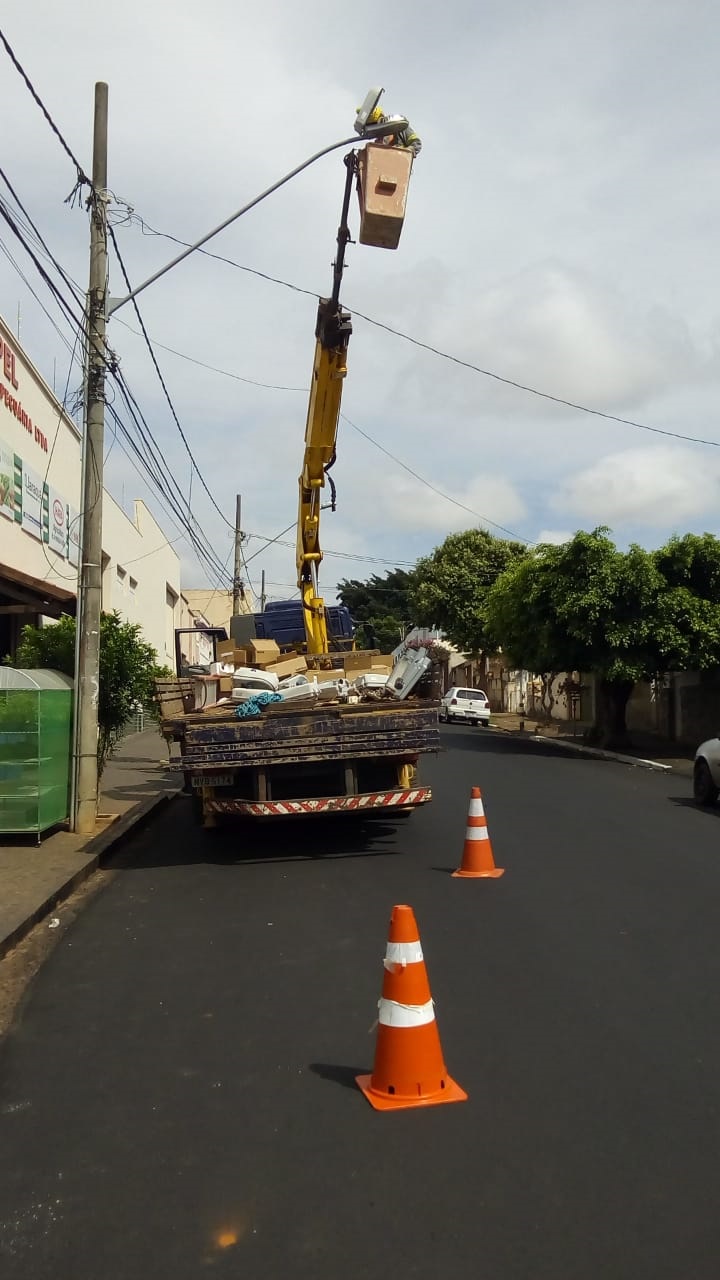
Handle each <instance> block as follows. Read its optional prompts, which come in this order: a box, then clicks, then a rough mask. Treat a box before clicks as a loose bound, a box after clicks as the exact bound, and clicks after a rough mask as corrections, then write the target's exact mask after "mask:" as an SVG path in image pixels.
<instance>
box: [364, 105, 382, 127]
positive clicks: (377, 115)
mask: <svg viewBox="0 0 720 1280" xmlns="http://www.w3.org/2000/svg"><path fill="white" fill-rule="evenodd" d="M383 119H384V115H383V110H382V107H373V109H372V111H371V112H370V115H369V116H368V119H367V122H368V124H379V123H380V121H381V120H383Z"/></svg>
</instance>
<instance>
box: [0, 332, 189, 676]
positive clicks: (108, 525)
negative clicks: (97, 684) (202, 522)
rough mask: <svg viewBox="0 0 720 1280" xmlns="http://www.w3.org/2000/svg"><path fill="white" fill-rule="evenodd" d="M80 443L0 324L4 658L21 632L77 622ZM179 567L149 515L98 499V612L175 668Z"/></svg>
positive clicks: (0, 635) (0, 641)
mask: <svg viewBox="0 0 720 1280" xmlns="http://www.w3.org/2000/svg"><path fill="white" fill-rule="evenodd" d="M81 494H82V441H81V437H80V432H79V431H78V428H77V427H76V425H75V423H74V422H73V420H72V418H70V416H69V415H68V414H67V413H66V412H65V411H64V409H63V408H62V406H61V405H60V403H59V402H58V400H57V399H56V397H55V396H54V395H53V393H52V391H51V390H50V388H49V387H48V386H47V384H46V383H45V381H44V379H43V378H42V377H41V375H40V374H39V373H38V371H37V369H36V368H35V367H34V366H33V364H32V363H31V361H30V360H29V359H28V357H27V355H26V354H25V352H24V351H23V350H22V348H21V347H20V345H19V343H18V342H17V340H16V339H15V338H14V337H13V334H12V332H11V330H10V329H9V327H8V326H7V324H6V323H5V322H4V321H3V320H2V318H0V659H1V658H2V657H3V656H4V655H5V654H11V655H12V653H13V652H14V650H15V648H16V646H17V643H18V639H19V635H20V631H21V628H22V627H23V626H24V625H25V624H26V623H34V624H37V623H38V621H39V620H41V619H44V618H49V619H53V618H58V617H60V615H61V614H63V613H66V614H74V613H75V608H76V599H77V577H78V566H79V560H80V537H81V516H80V511H81ZM180 594H181V593H180V561H179V558H178V556H177V554H176V552H175V551H174V549H173V547H172V546H170V544H169V543H168V540H167V538H166V536H165V534H164V532H163V530H162V529H161V528H160V526H159V525H158V523H157V522H156V520H155V519H154V517H153V516H152V514H151V513H150V511H149V510H148V508H147V506H146V505H145V503H143V502H136V503H135V504H134V509H133V514H132V517H130V516H128V515H126V514H125V512H124V511H123V510H122V508H121V507H120V506H118V504H117V503H116V502H115V501H114V499H113V498H112V497H111V496H110V494H109V493H107V491H105V492H104V494H103V561H102V607H103V610H105V611H110V610H112V609H117V610H118V611H119V612H120V613H121V614H122V616H123V617H124V618H126V619H127V620H128V621H130V622H137V623H139V624H140V626H141V627H142V631H143V638H144V639H145V640H146V641H147V642H148V643H149V644H151V645H152V646H153V647H154V648H155V649H156V651H157V654H158V660H159V662H160V663H161V664H162V665H165V664H167V665H168V666H174V630H175V627H176V626H179V625H180V616H181V602H180Z"/></svg>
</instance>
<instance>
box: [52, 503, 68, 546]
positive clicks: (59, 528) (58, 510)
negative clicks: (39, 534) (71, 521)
mask: <svg viewBox="0 0 720 1280" xmlns="http://www.w3.org/2000/svg"><path fill="white" fill-rule="evenodd" d="M48 497H49V502H48V516H49V537H48V544H49V546H50V548H51V550H53V551H57V553H58V555H60V556H67V550H68V509H67V504H66V502H65V500H64V498H61V497H60V494H59V493H58V491H57V489H50V490H49V491H48Z"/></svg>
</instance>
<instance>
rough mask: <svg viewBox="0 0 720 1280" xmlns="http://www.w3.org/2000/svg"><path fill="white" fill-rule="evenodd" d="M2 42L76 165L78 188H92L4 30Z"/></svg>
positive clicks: (0, 35) (0, 37)
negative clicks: (82, 186) (81, 186)
mask: <svg viewBox="0 0 720 1280" xmlns="http://www.w3.org/2000/svg"><path fill="white" fill-rule="evenodd" d="M0 41H2V44H3V45H4V47H5V52H6V53H7V55H8V57H9V58H10V61H11V62H12V64H13V66H14V67H15V70H16V71H17V72H18V74H19V75H20V76H21V77H22V79H23V80H24V81H25V84H26V86H27V88H28V90H29V91H30V94H31V96H32V97H33V98H34V99H35V102H36V103H37V105H38V106H39V108H40V110H41V111H42V113H43V115H44V117H45V119H46V120H47V122H48V124H49V125H50V128H51V129H52V131H53V133H54V134H55V137H56V138H57V139H58V141H59V143H60V146H61V147H62V149H63V151H64V152H65V153H66V155H68V156H69V157H70V159H71V160H72V162H73V164H74V165H75V168H76V170H77V176H78V183H77V185H78V186H80V185H85V186H89V187H92V182H91V181H90V179H89V178H88V176H87V174H86V173H85V170H84V169H83V167H82V165H81V164H80V161H79V160H78V159H77V157H76V156H75V155H73V152H72V151H71V150H70V147H69V146H68V143H67V142H66V141H65V139H64V137H63V135H62V134H61V132H60V130H59V129H58V127H57V125H56V124H55V121H54V120H53V118H52V116H51V115H50V112H49V111H48V109H47V107H46V106H45V104H44V103H43V101H42V99H41V98H40V95H39V94H38V92H37V90H36V89H35V87H34V85H33V84H32V83H31V81H30V78H29V76H28V74H27V72H26V71H24V70H23V68H22V66H21V65H20V63H19V61H18V59H17V58H16V56H15V54H14V53H13V50H12V48H11V47H10V44H9V42H8V40H7V38H6V36H5V34H4V33H3V31H2V30H0Z"/></svg>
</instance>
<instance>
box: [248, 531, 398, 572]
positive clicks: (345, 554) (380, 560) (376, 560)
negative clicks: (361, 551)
mask: <svg viewBox="0 0 720 1280" xmlns="http://www.w3.org/2000/svg"><path fill="white" fill-rule="evenodd" d="M294 526H295V521H293V523H292V524H290V525H288V527H287V529H284V530H283V533H288V532H289V531H290V529H292V528H294ZM246 536H247V537H248V538H264V537H265V535H264V534H262V533H248V534H247V535H246ZM271 543H277V545H278V546H280V547H294V546H295V543H294V542H283V541H282V537H281V535H280V534H278V535H277V537H275V538H269V539H268V540H267V541H266V542H265V546H264V547H261V548H260V550H259V551H255V552H254V553H253V555H251V556H248V560H254V559H255V556H259V555H262V553H263V551H265V550H266V549H267V547H269V546H270V544H271ZM325 556H332V557H333V558H334V559H336V560H360V561H362V562H363V563H365V564H391V565H394V566H395V567H396V568H409V569H413V568H414V567H415V566H414V564H412V563H411V561H409V560H388V559H387V558H386V557H385V556H361V555H356V554H355V553H354V552H352V551H325V550H324V551H323V557H325Z"/></svg>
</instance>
